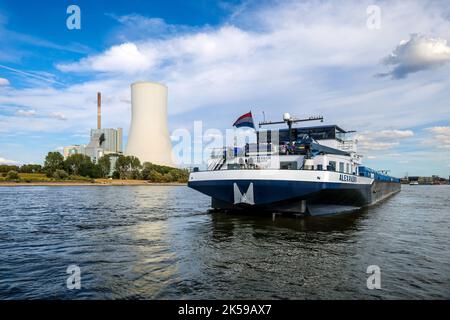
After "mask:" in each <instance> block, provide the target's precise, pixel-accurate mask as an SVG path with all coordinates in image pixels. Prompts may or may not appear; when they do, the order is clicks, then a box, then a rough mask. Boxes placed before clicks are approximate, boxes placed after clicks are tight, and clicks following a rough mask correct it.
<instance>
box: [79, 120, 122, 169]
mask: <svg viewBox="0 0 450 320" xmlns="http://www.w3.org/2000/svg"><path fill="white" fill-rule="evenodd" d="M121 153H122V128H118V129H112V128H103V129H92V130H91V140H90V142H89V144H88V145H87V146H86V148H85V154H86V155H87V156H89V157H90V158H91V159H92V161H94V162H97V161H98V159H100V158H101V157H102V156H104V155H107V154H121Z"/></svg>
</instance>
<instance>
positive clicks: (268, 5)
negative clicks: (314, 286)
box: [0, 0, 450, 177]
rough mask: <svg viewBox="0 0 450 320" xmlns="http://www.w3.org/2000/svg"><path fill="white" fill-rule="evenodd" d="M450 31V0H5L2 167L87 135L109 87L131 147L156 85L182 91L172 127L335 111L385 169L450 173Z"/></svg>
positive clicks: (111, 119) (331, 117) (110, 113)
mask: <svg viewBox="0 0 450 320" xmlns="http://www.w3.org/2000/svg"><path fill="white" fill-rule="evenodd" d="M70 5H77V6H78V7H79V8H80V17H81V23H80V26H81V29H72V30H70V29H68V27H67V25H66V20H67V19H68V18H69V16H70V14H68V13H67V8H68V7H69V6H70ZM449 39H450V4H449V3H448V1H339V2H338V1H308V0H306V1H288V0H286V1H265V0H264V1H251V0H249V1H239V0H236V1H213V0H195V1H194V0H192V1H189V0H176V1H156V0H155V1H137V0H127V1H103V0H97V1H76V0H72V1H63V0H60V1H51V0H41V1H33V2H31V1H17V0H14V1H12V0H1V1H0V48H1V50H0V163H9V164H23V163H42V162H43V159H44V157H45V155H46V154H47V152H49V151H53V150H61V147H62V146H65V145H72V144H86V143H88V140H89V132H90V129H91V128H94V127H95V126H96V92H97V91H101V92H102V98H103V119H102V120H103V126H104V127H122V128H124V138H125V141H124V142H125V143H126V138H127V133H128V130H129V124H130V117H131V105H130V84H131V83H132V82H135V81H140V80H147V81H154V82H161V83H164V84H166V85H167V86H168V88H169V105H168V110H169V130H170V132H174V131H175V130H177V129H187V130H190V131H192V130H193V127H194V121H202V122H203V125H202V126H203V129H204V130H206V129H218V130H221V131H224V130H226V129H229V128H231V126H232V124H233V122H234V121H235V120H236V118H237V117H238V116H240V115H242V114H244V113H246V112H248V111H249V110H251V111H252V113H253V115H254V118H255V122H258V121H262V120H263V116H262V112H264V113H265V117H266V119H270V120H281V117H282V114H283V113H284V112H289V113H290V114H292V115H294V116H297V117H308V116H311V115H322V116H323V117H324V118H325V124H337V125H339V126H341V127H343V128H344V129H347V130H356V131H357V133H356V134H355V137H356V138H357V139H358V141H359V150H360V152H361V153H362V154H363V155H364V158H363V159H364V163H365V164H366V165H368V166H370V167H372V168H375V169H379V170H380V169H389V170H391V174H393V175H396V176H404V175H405V174H409V175H433V174H437V175H440V176H443V177H448V176H449V174H450V90H449V88H450V78H449V74H450V45H449V43H448V41H449ZM203 138H204V139H205V141H207V140H208V137H207V135H205V136H204V137H203Z"/></svg>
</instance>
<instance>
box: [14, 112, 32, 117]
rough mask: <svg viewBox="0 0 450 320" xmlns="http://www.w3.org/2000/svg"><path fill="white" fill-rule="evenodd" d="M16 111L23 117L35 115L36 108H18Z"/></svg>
mask: <svg viewBox="0 0 450 320" xmlns="http://www.w3.org/2000/svg"><path fill="white" fill-rule="evenodd" d="M16 113H17V115H18V116H23V117H34V116H36V110H18V111H17V112H16Z"/></svg>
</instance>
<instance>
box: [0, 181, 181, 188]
mask: <svg viewBox="0 0 450 320" xmlns="http://www.w3.org/2000/svg"><path fill="white" fill-rule="evenodd" d="M186 185H187V183H185V182H149V181H146V180H95V181H94V182H91V181H43V182H38V181H32V182H22V181H20V182H13V181H0V187H27V186H29V187H36V186H66V187H71V186H186Z"/></svg>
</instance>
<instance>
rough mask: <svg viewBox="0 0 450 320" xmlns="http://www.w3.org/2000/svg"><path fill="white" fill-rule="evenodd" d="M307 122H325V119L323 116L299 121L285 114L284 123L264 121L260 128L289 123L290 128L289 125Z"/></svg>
mask: <svg viewBox="0 0 450 320" xmlns="http://www.w3.org/2000/svg"><path fill="white" fill-rule="evenodd" d="M305 121H320V122H323V117H322V116H313V117H309V118H304V119H297V118H292V117H291V115H290V114H289V113H285V114H283V121H265V120H264V121H262V122H260V123H259V127H260V128H261V126H268V125H273V124H282V123H287V125H288V126H289V124H291V125H292V124H293V123H297V122H305Z"/></svg>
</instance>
